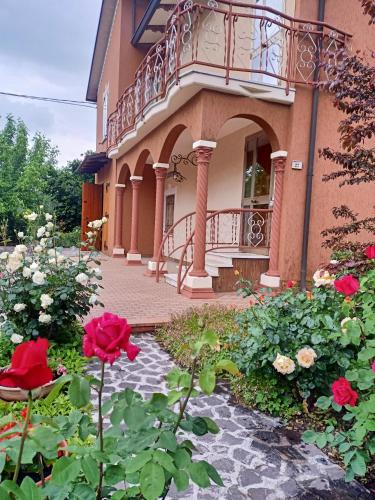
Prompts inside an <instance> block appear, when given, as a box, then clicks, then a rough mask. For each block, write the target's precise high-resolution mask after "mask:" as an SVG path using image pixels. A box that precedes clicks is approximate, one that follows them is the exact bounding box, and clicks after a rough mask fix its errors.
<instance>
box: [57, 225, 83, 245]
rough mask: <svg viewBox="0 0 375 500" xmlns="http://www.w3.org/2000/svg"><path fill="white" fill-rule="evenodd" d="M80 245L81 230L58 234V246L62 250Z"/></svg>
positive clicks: (77, 228) (78, 228)
mask: <svg viewBox="0 0 375 500" xmlns="http://www.w3.org/2000/svg"><path fill="white" fill-rule="evenodd" d="M80 243H81V228H80V227H76V228H75V229H73V231H70V232H67V233H59V245H60V246H62V247H63V248H71V247H79V246H80Z"/></svg>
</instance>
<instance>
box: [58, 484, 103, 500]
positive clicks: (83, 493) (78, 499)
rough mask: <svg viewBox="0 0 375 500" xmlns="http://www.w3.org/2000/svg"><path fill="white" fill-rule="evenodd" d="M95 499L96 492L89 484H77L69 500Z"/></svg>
mask: <svg viewBox="0 0 375 500" xmlns="http://www.w3.org/2000/svg"><path fill="white" fill-rule="evenodd" d="M95 498H96V493H95V490H94V489H93V488H92V487H91V486H90V485H88V484H76V485H75V486H74V489H73V491H72V492H71V493H70V495H69V500H95ZM51 500H52V497H51Z"/></svg>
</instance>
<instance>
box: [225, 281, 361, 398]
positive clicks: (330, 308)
mask: <svg viewBox="0 0 375 500" xmlns="http://www.w3.org/2000/svg"><path fill="white" fill-rule="evenodd" d="M341 302H342V299H341V298H340V296H339V295H338V294H337V293H336V292H335V291H334V290H333V289H332V287H329V288H327V287H323V288H315V289H314V292H313V294H311V292H308V293H302V292H297V291H296V290H295V289H289V290H287V291H285V292H283V293H281V294H280V295H277V296H274V297H266V298H265V299H264V301H263V302H262V303H261V304H257V305H255V306H253V307H251V308H249V309H247V310H246V311H244V312H243V313H242V314H240V315H238V325H239V332H238V333H237V334H234V335H233V336H232V337H231V338H230V342H232V343H235V344H237V345H238V350H237V351H236V352H235V353H234V360H235V361H236V363H237V365H238V367H239V369H240V370H241V371H243V372H244V373H245V374H246V375H251V374H253V373H254V372H257V373H261V374H263V376H266V377H274V378H278V379H280V380H281V379H282V380H285V378H286V379H287V380H289V381H290V382H291V385H290V387H291V388H293V387H295V388H296V389H297V390H298V393H299V394H300V395H301V397H302V398H303V399H307V398H308V397H309V396H312V395H314V394H317V393H318V394H321V393H327V391H329V386H330V384H331V382H332V381H333V380H334V379H336V378H337V377H338V376H340V375H341V374H342V373H343V372H344V370H345V369H346V368H347V367H348V366H349V364H350V360H351V358H352V357H353V355H354V352H355V349H354V348H353V347H352V346H351V345H347V346H343V345H342V344H341V343H340V342H339V340H338V334H339V332H340V331H341V330H340V320H341V319H342V317H343V315H342V312H341V308H340V305H341ZM304 348H310V349H312V351H311V352H313V353H315V354H316V358H315V359H314V362H313V364H312V365H311V366H310V367H308V368H306V367H303V366H301V365H300V364H299V363H298V362H297V359H296V356H297V354H298V353H299V351H300V350H301V349H304ZM278 355H282V356H285V357H286V358H288V359H289V360H290V362H289V364H290V370H289V371H290V373H287V374H282V373H279V372H277V371H276V370H275V367H274V366H273V363H274V362H275V361H276V358H277V356H278Z"/></svg>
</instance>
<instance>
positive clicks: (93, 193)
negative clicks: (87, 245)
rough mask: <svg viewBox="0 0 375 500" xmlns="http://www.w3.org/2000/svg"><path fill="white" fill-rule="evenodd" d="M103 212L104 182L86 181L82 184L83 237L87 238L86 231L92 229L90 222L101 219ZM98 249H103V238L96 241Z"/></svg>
mask: <svg viewBox="0 0 375 500" xmlns="http://www.w3.org/2000/svg"><path fill="white" fill-rule="evenodd" d="M102 213H103V186H102V184H91V183H88V182H85V183H83V184H82V221H81V231H82V239H85V233H87V232H88V231H89V230H90V229H89V227H88V225H87V224H88V223H89V222H91V221H93V220H96V219H101V218H102ZM95 246H96V249H97V250H101V238H98V240H97V241H96V245H95Z"/></svg>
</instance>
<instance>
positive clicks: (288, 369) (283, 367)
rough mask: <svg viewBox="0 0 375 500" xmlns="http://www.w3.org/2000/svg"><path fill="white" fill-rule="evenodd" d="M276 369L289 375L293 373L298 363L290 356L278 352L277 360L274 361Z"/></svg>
mask: <svg viewBox="0 0 375 500" xmlns="http://www.w3.org/2000/svg"><path fill="white" fill-rule="evenodd" d="M272 364H273V366H274V368H275V370H277V371H278V372H279V373H282V374H283V375H289V374H290V373H293V372H294V370H295V368H296V365H295V363H294V361H293V360H292V359H290V358H288V356H282V355H281V354H279V353H277V356H276V359H275V361H274V362H273V363H272Z"/></svg>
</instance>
